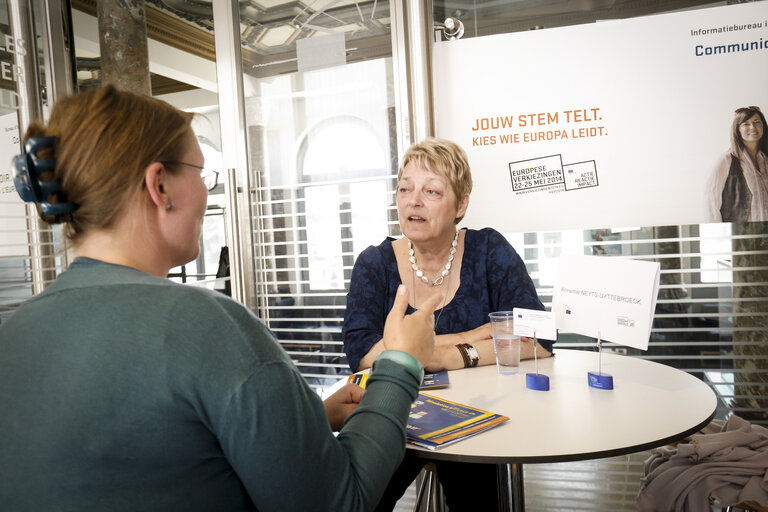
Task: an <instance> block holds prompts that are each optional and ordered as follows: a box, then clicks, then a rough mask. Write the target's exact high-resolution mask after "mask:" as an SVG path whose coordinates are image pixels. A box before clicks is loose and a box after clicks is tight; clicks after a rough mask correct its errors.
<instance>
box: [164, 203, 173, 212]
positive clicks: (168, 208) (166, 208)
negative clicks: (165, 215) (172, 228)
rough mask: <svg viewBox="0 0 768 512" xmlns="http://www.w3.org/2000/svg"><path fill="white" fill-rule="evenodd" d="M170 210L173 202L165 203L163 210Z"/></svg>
mask: <svg viewBox="0 0 768 512" xmlns="http://www.w3.org/2000/svg"><path fill="white" fill-rule="evenodd" d="M171 210H173V204H172V203H170V202H169V203H168V204H167V205H165V211H167V212H169V211H171Z"/></svg>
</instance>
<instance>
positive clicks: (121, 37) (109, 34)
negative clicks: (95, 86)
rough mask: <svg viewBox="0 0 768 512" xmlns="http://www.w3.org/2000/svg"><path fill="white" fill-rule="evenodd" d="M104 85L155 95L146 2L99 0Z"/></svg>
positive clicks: (142, 0)
mask: <svg viewBox="0 0 768 512" xmlns="http://www.w3.org/2000/svg"><path fill="white" fill-rule="evenodd" d="M96 11H97V17H98V20H99V45H100V47H101V82H102V83H103V84H112V85H114V86H115V87H117V88H119V89H122V90H126V91H131V92H135V93H139V94H147V95H150V94H152V86H151V85H150V81H149V53H148V51H147V11H146V7H145V4H144V0H98V2H97V9H96Z"/></svg>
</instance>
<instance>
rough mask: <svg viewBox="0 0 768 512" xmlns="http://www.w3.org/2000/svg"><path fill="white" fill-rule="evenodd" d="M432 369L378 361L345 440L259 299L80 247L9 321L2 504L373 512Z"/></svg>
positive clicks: (2, 396)
mask: <svg viewBox="0 0 768 512" xmlns="http://www.w3.org/2000/svg"><path fill="white" fill-rule="evenodd" d="M418 385H419V379H418V377H417V376H415V375H414V374H413V373H412V372H411V371H409V370H408V369H406V367H405V366H402V365H400V364H398V363H395V362H393V361H389V360H380V361H379V362H378V363H377V366H376V369H375V371H374V373H373V376H372V377H371V379H370V380H369V384H368V387H367V391H366V393H365V395H364V398H363V401H362V402H361V403H360V405H359V407H358V408H357V410H356V411H355V413H354V414H353V415H351V416H350V417H349V418H348V420H347V422H346V424H345V427H344V429H343V430H342V431H341V432H340V433H339V435H338V436H337V437H334V435H333V433H332V432H331V429H330V427H329V425H328V422H327V420H326V416H325V410H324V407H323V404H322V401H321V400H320V398H319V397H318V396H317V394H316V393H315V392H314V391H313V390H312V389H310V388H309V386H308V385H307V384H306V383H305V381H304V379H303V378H302V376H301V375H300V373H299V372H298V371H297V369H296V367H295V365H294V364H293V363H292V362H291V361H290V359H289V358H288V356H287V355H286V354H285V352H284V351H283V350H282V348H281V347H280V346H279V345H278V343H277V342H276V341H275V338H274V337H273V336H272V334H271V333H270V332H269V331H268V329H267V328H266V327H265V326H264V324H262V323H261V321H259V320H258V319H257V318H256V317H255V316H254V315H253V314H252V313H251V312H250V311H248V310H247V309H246V308H244V307H243V306H241V305H240V304H238V303H236V302H234V301H232V300H231V299H229V298H227V297H225V296H223V295H220V294H217V293H215V292H210V291H208V290H204V289H199V288H193V287H189V286H183V285H177V284H173V283H170V282H169V281H167V280H165V279H161V278H157V277H153V276H149V275H147V274H144V273H142V272H140V271H138V270H135V269H133V268H129V267H123V266H118V265H111V264H107V263H103V262H100V261H96V260H91V259H86V258H78V259H76V260H75V261H74V262H73V263H72V265H71V267H70V268H69V270H67V271H66V272H64V273H63V274H61V275H60V276H59V278H58V279H57V280H56V282H55V283H54V284H52V285H51V286H50V287H49V288H48V289H47V290H45V291H44V292H43V293H41V294H40V295H38V296H36V297H34V298H33V299H31V300H30V301H28V302H27V303H26V304H24V305H23V306H22V307H21V308H20V309H19V310H18V311H17V312H16V313H15V314H14V316H13V317H11V319H10V320H9V321H8V322H7V323H6V324H4V325H3V326H2V327H1V328H0V510H9V511H23V510H35V511H40V510H62V511H78V512H80V511H89V510H99V511H106V510H109V511H119V510H131V511H136V510H142V511H147V510H162V511H175V510H184V511H195V510H201V511H210V510H226V511H237V510H254V509H256V510H261V511H269V510H280V511H286V510H287V511H291V510H306V511H312V510H317V511H343V510H368V509H372V508H373V506H375V504H376V502H377V501H378V499H379V496H380V495H381V493H382V492H383V490H384V488H385V486H386V484H387V482H388V480H389V477H390V475H391V474H392V473H393V471H394V469H395V468H396V466H397V465H398V464H399V462H400V460H401V458H402V456H403V453H404V450H405V442H404V441H405V423H406V420H407V415H408V411H409V409H410V404H411V401H412V400H413V399H414V398H415V397H416V395H417V393H418Z"/></svg>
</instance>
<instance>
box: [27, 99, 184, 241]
mask: <svg viewBox="0 0 768 512" xmlns="http://www.w3.org/2000/svg"><path fill="white" fill-rule="evenodd" d="M192 117H193V115H192V114H189V113H186V112H182V111H180V110H178V109H176V108H175V107H172V106H171V105H169V104H167V103H165V102H163V101H160V100H157V99H154V98H151V97H148V96H142V95H138V94H134V93H131V92H127V91H120V90H117V89H115V87H113V86H111V85H110V86H106V87H98V88H94V89H89V90H87V91H86V92H83V93H80V94H77V95H74V96H71V97H68V98H64V99H62V100H60V101H58V102H56V104H55V105H54V107H53V110H52V111H51V117H50V120H49V121H48V124H47V125H45V124H43V123H40V122H33V123H31V124H30V125H29V128H28V129H27V131H26V134H25V135H24V140H25V142H26V140H27V139H29V138H30V137H40V136H54V137H56V144H55V146H54V148H53V150H52V151H53V154H52V155H51V154H50V151H49V154H41V155H40V156H41V157H43V158H50V157H51V156H52V157H54V158H56V167H55V170H54V172H53V179H56V180H61V185H62V191H63V196H64V197H65V198H66V201H69V202H72V203H75V204H77V205H78V208H77V210H76V211H75V212H74V213H72V214H70V215H66V216H65V217H63V218H54V217H51V216H47V215H44V214H42V213H41V217H42V218H43V219H44V220H45V221H47V222H50V223H56V222H67V226H66V235H67V237H68V238H69V239H70V240H72V241H73V242H77V239H78V238H79V237H80V236H81V235H82V234H83V233H85V232H87V231H89V230H91V229H103V228H109V227H111V226H112V225H113V224H114V222H115V220H116V219H117V218H118V216H119V215H120V212H121V211H122V210H123V208H125V206H126V203H127V201H128V199H129V198H130V197H131V196H132V195H133V193H135V192H136V191H137V190H138V189H140V188H141V187H142V186H144V171H145V169H146V168H147V166H149V165H150V164H151V163H152V162H156V161H160V160H178V159H179V158H180V157H181V154H182V152H183V151H184V149H185V148H184V137H185V136H186V134H187V132H188V131H189V130H190V123H191V121H192ZM41 153H42V151H41ZM168 172H173V171H172V170H171V169H169V170H168ZM49 200H50V202H52V203H53V202H57V201H59V202H60V200H58V199H57V198H51V199H49Z"/></svg>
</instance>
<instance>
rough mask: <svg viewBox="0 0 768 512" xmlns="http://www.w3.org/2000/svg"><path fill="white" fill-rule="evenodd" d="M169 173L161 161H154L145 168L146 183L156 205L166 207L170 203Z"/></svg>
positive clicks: (150, 196) (151, 198)
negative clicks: (168, 189)
mask: <svg viewBox="0 0 768 512" xmlns="http://www.w3.org/2000/svg"><path fill="white" fill-rule="evenodd" d="M167 178H168V173H167V172H166V171H165V166H164V165H163V164H161V163H160V162H152V163H151V164H149V165H148V166H147V168H146V169H145V170H144V184H145V186H146V187H147V193H148V194H149V198H150V200H151V201H152V202H153V203H154V204H155V206H157V207H159V208H162V209H165V208H166V206H167V205H168V204H169V203H170V198H169V197H168V191H167Z"/></svg>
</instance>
